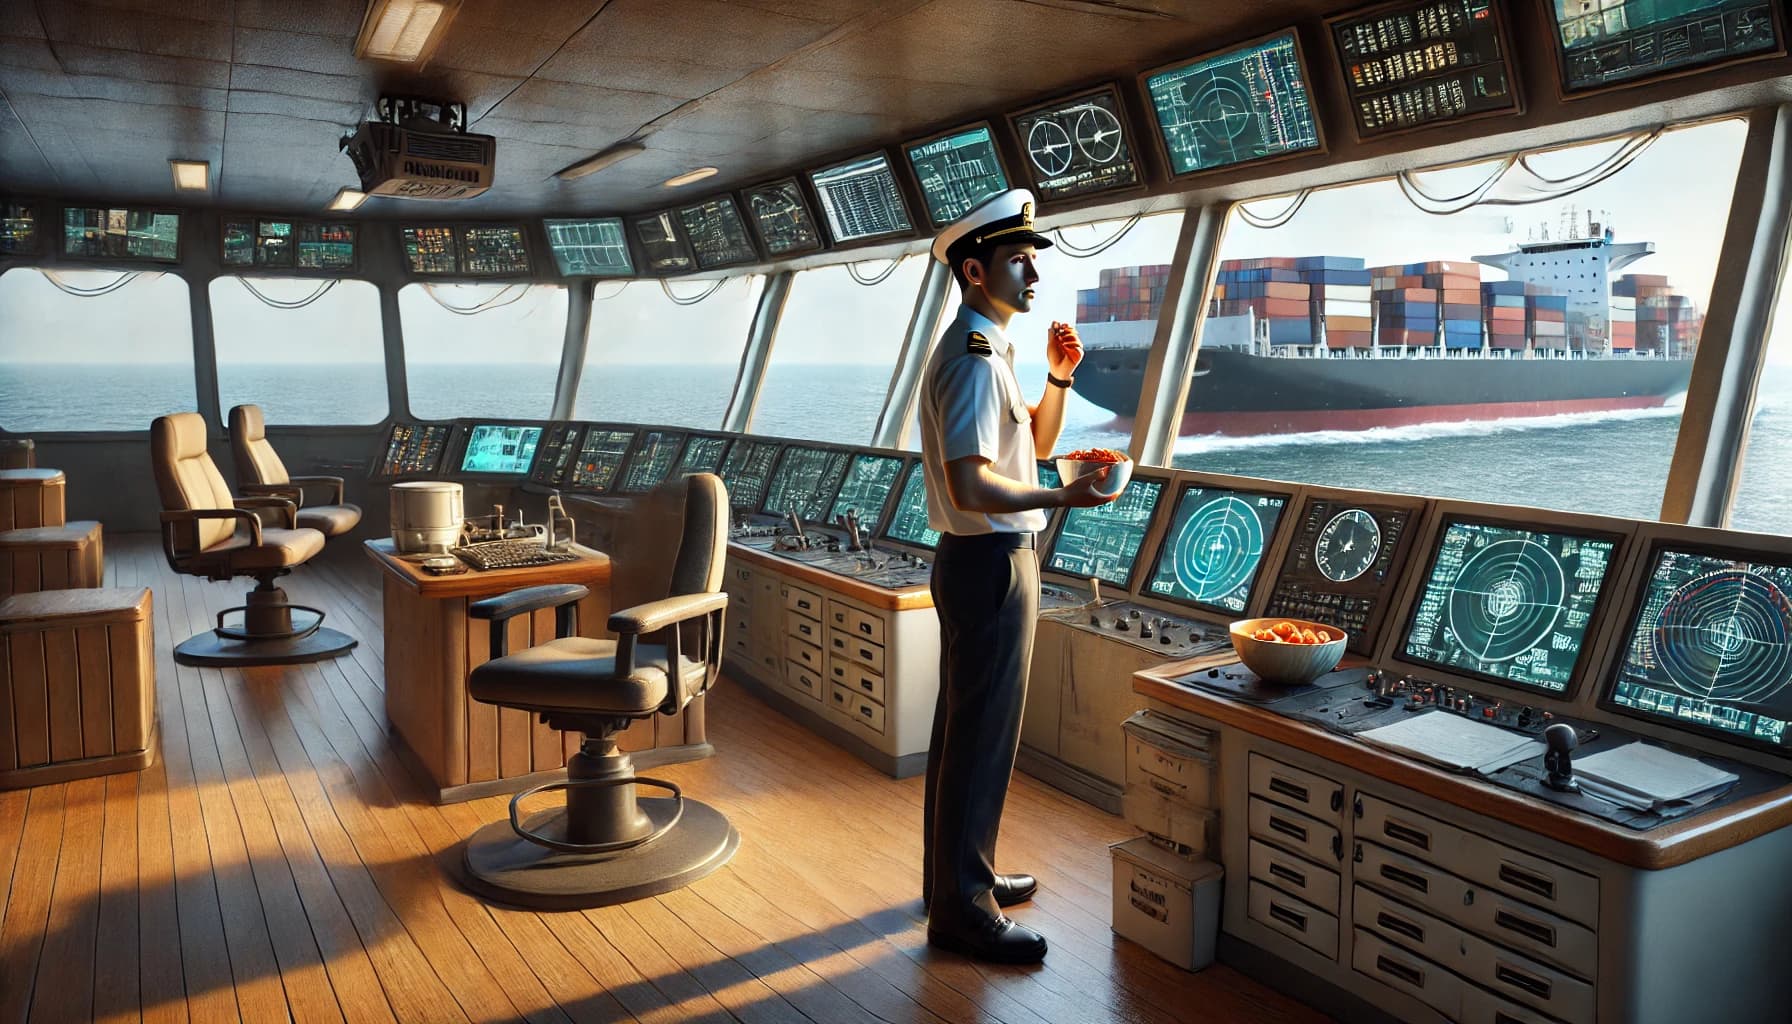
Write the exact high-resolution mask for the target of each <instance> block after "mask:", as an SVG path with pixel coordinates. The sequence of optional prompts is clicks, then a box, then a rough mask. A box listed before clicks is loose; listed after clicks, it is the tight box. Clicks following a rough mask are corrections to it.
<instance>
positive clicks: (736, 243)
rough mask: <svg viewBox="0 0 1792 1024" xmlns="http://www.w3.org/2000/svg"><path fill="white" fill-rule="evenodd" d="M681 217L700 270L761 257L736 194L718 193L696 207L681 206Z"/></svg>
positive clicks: (679, 216)
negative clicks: (741, 212) (737, 201)
mask: <svg viewBox="0 0 1792 1024" xmlns="http://www.w3.org/2000/svg"><path fill="white" fill-rule="evenodd" d="M678 219H679V221H680V222H682V223H683V224H684V233H685V237H686V238H689V239H690V240H691V252H692V253H693V254H694V255H695V256H696V257H697V269H698V270H713V269H715V268H716V267H731V266H733V265H735V264H736V263H751V262H753V261H754V260H756V259H758V258H759V253H758V251H757V250H755V249H754V248H753V240H752V239H750V238H748V237H747V222H746V221H744V220H741V218H740V208H739V207H737V206H735V205H734V197H733V196H716V197H715V198H714V199H709V200H706V201H704V202H701V203H698V204H697V205H695V206H681V207H679V209H678Z"/></svg>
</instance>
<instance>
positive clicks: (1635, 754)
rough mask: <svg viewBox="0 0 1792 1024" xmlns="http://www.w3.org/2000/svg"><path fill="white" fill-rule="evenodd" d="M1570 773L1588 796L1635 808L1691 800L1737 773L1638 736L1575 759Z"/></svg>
mask: <svg viewBox="0 0 1792 1024" xmlns="http://www.w3.org/2000/svg"><path fill="white" fill-rule="evenodd" d="M1574 776H1575V778H1577V779H1579V780H1580V784H1581V788H1582V789H1584V790H1586V791H1587V792H1589V793H1592V794H1593V795H1594V796H1598V797H1603V798H1605V799H1607V800H1610V801H1612V802H1613V803H1616V804H1621V805H1623V806H1625V807H1634V808H1637V809H1639V810H1649V809H1651V808H1654V807H1658V806H1660V805H1661V804H1665V803H1669V802H1672V801H1676V800H1685V801H1692V800H1694V799H1696V798H1697V797H1699V796H1702V795H1705V794H1708V793H1711V792H1713V791H1714V790H1718V789H1721V788H1723V787H1725V786H1728V785H1730V784H1731V783H1733V782H1735V781H1737V778H1738V776H1737V775H1736V773H1735V772H1727V771H1724V770H1723V769H1722V768H1713V767H1712V766H1710V765H1708V764H1706V763H1704V762H1703V761H1700V760H1698V759H1696V758H1691V757H1686V756H1684V755H1682V754H1676V753H1674V752H1673V751H1671V750H1667V749H1665V748H1663V747H1658V746H1655V745H1654V744H1650V743H1643V742H1640V741H1639V742H1635V743H1626V744H1625V745H1623V746H1621V747H1613V748H1612V749H1610V750H1603V751H1600V752H1599V753H1597V754H1590V755H1588V756H1586V757H1583V758H1577V759H1576V760H1575V762H1574Z"/></svg>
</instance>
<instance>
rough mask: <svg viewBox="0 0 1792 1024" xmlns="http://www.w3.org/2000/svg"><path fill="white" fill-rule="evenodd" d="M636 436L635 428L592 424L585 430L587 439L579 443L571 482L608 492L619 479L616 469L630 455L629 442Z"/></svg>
mask: <svg viewBox="0 0 1792 1024" xmlns="http://www.w3.org/2000/svg"><path fill="white" fill-rule="evenodd" d="M634 439H635V432H634V431H632V430H613V429H608V428H604V427H591V428H590V429H588V430H586V431H585V443H584V444H583V445H581V446H580V447H579V458H578V461H576V462H574V463H573V464H572V479H571V480H570V481H568V482H567V486H569V487H576V488H578V489H579V490H582V491H594V492H596V493H599V494H603V493H606V492H608V491H609V490H610V488H611V487H613V486H615V483H616V471H617V470H619V469H621V468H622V460H623V458H624V457H625V456H627V455H628V446H629V442H631V441H633V440H634Z"/></svg>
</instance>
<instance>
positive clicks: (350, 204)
mask: <svg viewBox="0 0 1792 1024" xmlns="http://www.w3.org/2000/svg"><path fill="white" fill-rule="evenodd" d="M366 201H367V193H365V192H361V191H359V190H357V189H352V188H345V189H342V190H341V191H339V192H337V193H336V198H334V199H332V200H330V204H329V205H328V206H326V207H324V209H326V210H353V209H355V208H356V207H358V206H360V205H361V204H362V203H364V202H366Z"/></svg>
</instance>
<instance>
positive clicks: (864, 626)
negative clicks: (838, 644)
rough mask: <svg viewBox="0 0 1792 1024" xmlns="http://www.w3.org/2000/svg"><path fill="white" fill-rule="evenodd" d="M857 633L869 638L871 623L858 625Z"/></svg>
mask: <svg viewBox="0 0 1792 1024" xmlns="http://www.w3.org/2000/svg"><path fill="white" fill-rule="evenodd" d="M859 632H861V633H863V634H865V635H866V636H870V635H871V623H869V622H861V623H859Z"/></svg>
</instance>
